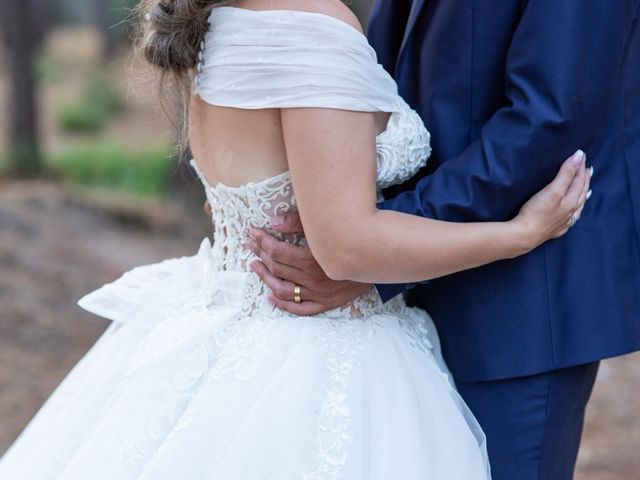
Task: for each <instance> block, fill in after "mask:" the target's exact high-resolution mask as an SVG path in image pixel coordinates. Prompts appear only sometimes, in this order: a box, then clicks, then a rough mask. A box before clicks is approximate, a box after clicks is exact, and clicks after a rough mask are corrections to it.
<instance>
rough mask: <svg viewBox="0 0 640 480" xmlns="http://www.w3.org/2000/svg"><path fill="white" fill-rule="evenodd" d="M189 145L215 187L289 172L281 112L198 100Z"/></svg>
mask: <svg viewBox="0 0 640 480" xmlns="http://www.w3.org/2000/svg"><path fill="white" fill-rule="evenodd" d="M189 144H190V146H191V152H192V153H193V156H194V158H196V159H197V161H198V165H199V166H200V169H201V170H202V172H203V173H204V175H205V177H206V178H207V180H208V182H209V183H210V184H212V185H213V184H215V183H218V182H221V183H224V184H225V185H229V186H233V187H237V186H240V185H244V184H246V183H249V182H255V181H259V180H262V179H264V178H268V177H272V176H274V175H277V174H279V173H282V172H283V171H285V170H287V168H288V167H287V156H286V150H285V146H284V139H283V136H282V126H281V122H280V111H279V109H261V110H247V109H238V108H228V107H220V106H216V105H209V104H208V103H206V102H204V101H203V100H201V99H200V98H198V97H195V96H194V98H193V99H192V106H191V113H190V119H189Z"/></svg>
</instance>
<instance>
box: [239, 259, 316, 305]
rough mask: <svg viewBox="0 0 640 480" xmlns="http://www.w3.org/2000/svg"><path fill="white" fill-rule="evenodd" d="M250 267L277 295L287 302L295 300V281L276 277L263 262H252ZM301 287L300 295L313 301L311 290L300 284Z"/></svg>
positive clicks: (306, 299) (305, 299)
mask: <svg viewBox="0 0 640 480" xmlns="http://www.w3.org/2000/svg"><path fill="white" fill-rule="evenodd" d="M249 267H250V268H251V270H252V271H253V272H254V273H255V274H256V275H258V277H260V280H262V281H263V282H264V283H265V284H266V285H267V287H269V289H270V290H271V291H272V292H273V295H274V296H275V297H277V298H278V299H280V300H282V301H286V302H290V301H293V299H294V289H295V284H294V283H293V282H289V281H287V280H282V279H281V278H278V277H276V276H275V275H273V274H272V273H271V272H270V271H269V270H268V269H267V267H266V266H265V265H264V264H263V263H262V262H258V261H255V262H252V263H251V265H250V266H249ZM300 287H301V288H300V297H302V299H303V300H304V301H313V300H314V299H313V298H312V295H311V293H310V291H309V290H308V289H307V288H306V287H304V286H303V285H300Z"/></svg>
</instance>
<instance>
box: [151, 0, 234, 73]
mask: <svg viewBox="0 0 640 480" xmlns="http://www.w3.org/2000/svg"><path fill="white" fill-rule="evenodd" d="M232 3H234V2H233V0H143V1H142V2H141V4H140V6H139V7H138V13H139V16H140V25H141V26H142V28H141V30H142V31H141V35H140V48H141V49H142V51H143V52H144V56H145V58H146V59H147V61H148V62H149V63H151V64H152V65H154V66H156V67H159V68H160V69H162V70H163V71H165V72H170V73H173V74H177V75H180V76H182V75H188V74H189V72H190V71H191V70H193V69H194V68H195V67H196V64H197V62H198V52H199V50H200V42H202V40H203V39H204V36H205V34H206V33H207V29H208V24H207V20H208V18H209V15H210V14H211V11H212V10H213V9H214V8H215V7H220V6H223V5H230V4H232Z"/></svg>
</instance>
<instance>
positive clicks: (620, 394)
mask: <svg viewBox="0 0 640 480" xmlns="http://www.w3.org/2000/svg"><path fill="white" fill-rule="evenodd" d="M178 205H179V203H178V202H173V203H171V205H167V204H156V203H150V204H146V205H138V206H136V207H130V206H127V205H126V204H123V203H122V202H120V201H118V202H114V201H113V199H109V198H107V199H106V200H105V199H100V198H97V199H96V198H92V199H91V200H88V199H86V198H81V197H78V196H77V195H75V194H70V193H69V192H67V191H65V190H64V189H62V188H61V187H59V186H57V185H54V184H49V183H41V182H31V183H29V182H12V183H9V182H5V183H0V453H1V452H3V451H4V450H5V449H6V448H7V447H8V446H9V445H10V443H11V442H12V440H13V439H14V438H15V437H16V435H17V434H18V433H19V432H20V431H21V429H22V428H23V427H24V425H25V424H26V423H27V422H28V420H29V419H30V418H31V416H32V415H33V414H34V413H35V411H36V410H37V409H38V407H39V406H40V405H41V404H42V403H43V401H44V400H45V399H46V398H47V396H48V395H49V394H50V393H51V391H52V390H53V388H54V387H55V386H56V385H57V384H58V383H59V381H60V380H61V379H62V378H63V377H64V375H65V374H66V373H67V372H68V371H69V369H70V368H71V367H72V366H73V365H74V364H75V363H76V362H77V361H78V360H79V359H80V357H81V356H82V355H83V354H84V353H85V352H86V350H87V349H88V348H89V346H90V345H91V344H92V343H93V342H94V341H95V339H96V338H97V336H98V335H99V334H100V333H101V332H102V330H103V329H104V328H105V326H106V323H105V322H104V321H103V320H100V319H98V318H96V317H93V316H91V315H89V314H87V313H84V312H83V311H82V310H80V308H78V307H76V306H75V302H76V301H77V300H78V298H80V296H82V294H83V293H86V292H88V291H90V290H91V289H94V288H95V287H97V286H99V285H101V284H102V283H104V282H107V281H109V280H112V279H113V278H115V277H117V276H119V275H120V274H121V273H122V272H123V271H125V270H127V269H129V268H131V267H132V266H134V265H137V264H144V263H149V262H154V261H157V260H159V259H162V258H166V257H174V256H181V255H188V254H192V253H193V252H194V251H195V250H196V248H197V246H198V243H199V241H200V240H201V239H202V238H203V236H204V235H206V234H207V231H208V228H209V227H208V225H207V222H206V220H205V219H204V215H202V214H200V211H199V210H198V206H197V205H195V206H194V210H192V211H190V212H189V213H187V212H185V209H184V208H182V207H179V206H178ZM638 398H640V355H635V356H627V357H623V358H618V359H613V360H609V361H607V362H605V363H604V364H603V366H602V369H601V371H600V374H599V377H598V382H597V386H596V390H595V393H594V397H593V400H592V402H591V405H590V408H589V411H588V418H587V422H586V429H585V435H584V442H583V447H582V450H581V453H580V461H579V468H578V474H577V476H576V479H577V480H634V479H640V457H639V456H638V455H637V452H638V451H639V450H640V417H639V416H638V415H637V410H638V405H639V402H638ZM514 480H515V479H514Z"/></svg>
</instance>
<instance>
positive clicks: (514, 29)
mask: <svg viewBox="0 0 640 480" xmlns="http://www.w3.org/2000/svg"><path fill="white" fill-rule="evenodd" d="M639 23H640V1H637V0H528V1H527V0H500V1H495V0H413V2H412V1H411V0H378V1H377V3H376V4H375V5H374V8H373V11H372V16H371V20H370V27H369V38H370V41H371V43H372V45H373V46H374V47H375V49H376V50H377V52H378V56H379V60H380V62H381V63H382V64H383V65H384V67H385V68H386V69H387V70H388V71H389V72H390V73H391V74H392V75H394V77H395V78H396V80H397V82H398V85H399V88H400V93H401V94H402V95H403V96H404V97H405V98H406V99H407V101H408V102H409V103H410V104H411V105H412V106H413V107H414V108H415V109H416V110H417V111H418V112H419V113H420V114H421V116H422V118H423V119H424V121H425V123H426V125H427V127H428V128H429V129H430V131H431V133H432V139H433V140H432V141H433V156H432V158H431V159H430V163H429V165H428V166H427V167H426V169H425V170H424V171H422V172H421V173H420V174H419V175H418V176H417V177H416V179H415V180H414V181H413V182H411V183H409V184H406V185H404V186H403V188H402V190H401V191H402V193H399V194H397V196H395V198H391V199H389V200H388V201H386V202H385V203H384V204H383V208H386V209H391V210H396V211H400V212H405V213H410V214H414V215H421V216H424V217H428V218H434V219H441V220H449V221H456V222H470V221H489V220H507V219H509V218H512V217H513V216H514V215H515V214H517V212H518V210H519V208H520V207H521V206H522V204H523V203H524V202H525V201H526V200H527V199H528V198H530V197H531V196H532V195H533V194H534V193H536V192H537V191H538V190H540V189H541V188H542V187H544V186H545V185H546V184H547V183H548V182H550V181H551V180H552V178H553V177H554V176H555V174H556V173H557V171H558V169H559V167H560V165H561V164H562V162H563V161H564V160H565V159H566V158H567V157H568V156H569V155H571V154H572V153H573V152H575V150H577V149H578V148H582V149H583V150H584V151H585V152H586V153H587V164H588V165H593V166H594V169H595V175H594V178H593V181H592V189H593V196H592V197H591V199H590V200H589V202H588V203H587V206H586V208H585V210H584V213H583V215H582V219H581V220H580V221H579V222H578V224H577V225H576V226H575V227H574V228H572V229H571V230H570V232H569V234H568V235H566V236H565V237H563V238H561V239H558V240H554V241H550V242H548V243H546V244H545V245H543V246H541V247H540V248H538V249H536V250H535V251H533V252H532V253H530V254H528V255H526V256H523V257H520V258H518V259H515V260H509V261H502V262H497V263H494V264H491V265H488V266H485V267H482V268H478V269H474V270H469V271H466V272H462V273H458V274H455V275H450V276H447V277H445V278H441V279H438V280H436V281H432V282H430V283H428V284H426V285H419V286H415V285H380V286H379V287H378V288H379V291H380V293H381V295H382V296H383V299H389V298H391V297H393V296H395V295H397V294H398V293H400V292H402V291H405V290H411V292H410V295H409V297H410V299H411V301H412V302H413V303H415V304H416V305H418V306H420V307H423V308H425V309H426V310H428V311H429V313H430V314H431V315H432V317H433V319H434V321H435V323H436V325H437V327H438V330H439V332H440V336H441V340H442V344H443V352H444V355H445V358H446V360H447V362H448V364H449V366H450V368H451V370H452V372H453V373H454V376H455V377H456V378H457V379H460V380H465V381H483V380H495V379H504V378H513V377H518V376H524V375H530V374H535V373H541V372H546V371H551V370H555V369H559V368H563V367H568V366H573V365H579V364H582V363H587V362H591V361H595V360H598V359H602V358H605V357H610V356H615V355H620V354H623V353H627V352H630V351H633V350H636V349H639V348H640V241H639V239H640V26H639ZM396 193H398V192H396ZM398 234H399V235H401V234H402V232H398Z"/></svg>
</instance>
